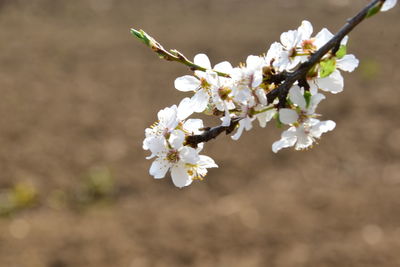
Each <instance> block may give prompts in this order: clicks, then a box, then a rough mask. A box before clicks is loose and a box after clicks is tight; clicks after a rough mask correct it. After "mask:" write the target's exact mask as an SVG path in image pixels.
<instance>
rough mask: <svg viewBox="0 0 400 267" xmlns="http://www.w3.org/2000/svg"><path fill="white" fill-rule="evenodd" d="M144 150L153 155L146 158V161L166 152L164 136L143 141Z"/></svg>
mask: <svg viewBox="0 0 400 267" xmlns="http://www.w3.org/2000/svg"><path fill="white" fill-rule="evenodd" d="M143 149H144V150H150V151H151V155H150V156H148V157H146V159H151V158H154V157H155V156H156V155H158V154H160V153H161V152H162V151H164V150H166V142H165V138H164V137H163V136H151V137H148V138H146V139H144V141H143Z"/></svg>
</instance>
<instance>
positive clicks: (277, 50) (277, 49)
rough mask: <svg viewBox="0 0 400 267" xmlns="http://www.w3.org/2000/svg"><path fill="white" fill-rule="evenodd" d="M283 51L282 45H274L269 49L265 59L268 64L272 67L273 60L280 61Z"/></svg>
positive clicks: (276, 43)
mask: <svg viewBox="0 0 400 267" xmlns="http://www.w3.org/2000/svg"><path fill="white" fill-rule="evenodd" d="M282 49H283V47H282V45H281V44H280V43H278V42H275V43H273V44H272V45H271V46H270V48H269V49H268V52H267V56H266V57H265V61H266V64H267V65H270V63H271V61H272V59H278V58H279V56H280V54H281V52H282ZM275 61H276V60H275Z"/></svg>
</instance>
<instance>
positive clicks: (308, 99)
mask: <svg viewBox="0 0 400 267" xmlns="http://www.w3.org/2000/svg"><path fill="white" fill-rule="evenodd" d="M304 99H305V100H306V107H307V108H308V107H309V106H310V103H311V93H310V91H305V92H304Z"/></svg>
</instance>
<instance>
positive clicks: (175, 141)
mask: <svg viewBox="0 0 400 267" xmlns="http://www.w3.org/2000/svg"><path fill="white" fill-rule="evenodd" d="M184 141H185V133H184V132H182V131H181V130H174V131H172V133H171V135H170V136H169V139H168V142H169V144H170V145H171V146H172V148H174V149H180V148H181V147H182V146H183V142H184Z"/></svg>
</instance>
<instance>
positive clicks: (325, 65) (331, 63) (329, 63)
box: [319, 58, 336, 78]
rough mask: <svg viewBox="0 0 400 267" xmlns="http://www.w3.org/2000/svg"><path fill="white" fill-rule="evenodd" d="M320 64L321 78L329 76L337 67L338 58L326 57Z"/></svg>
mask: <svg viewBox="0 0 400 267" xmlns="http://www.w3.org/2000/svg"><path fill="white" fill-rule="evenodd" d="M319 65H320V69H319V75H320V77H321V78H325V77H328V76H329V75H331V74H332V72H334V71H335V69H336V59H335V58H330V59H326V60H324V61H321V63H319Z"/></svg>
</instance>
